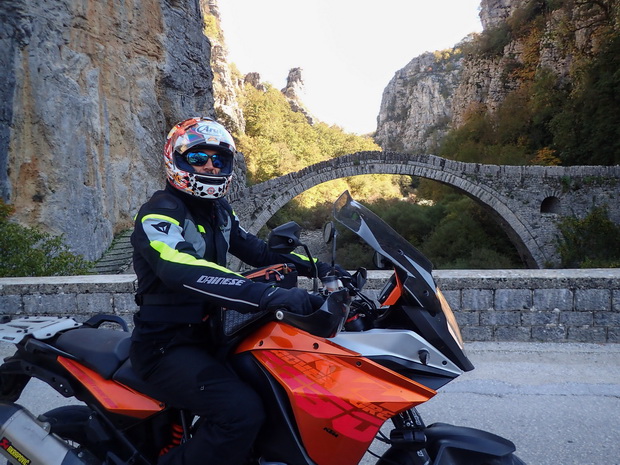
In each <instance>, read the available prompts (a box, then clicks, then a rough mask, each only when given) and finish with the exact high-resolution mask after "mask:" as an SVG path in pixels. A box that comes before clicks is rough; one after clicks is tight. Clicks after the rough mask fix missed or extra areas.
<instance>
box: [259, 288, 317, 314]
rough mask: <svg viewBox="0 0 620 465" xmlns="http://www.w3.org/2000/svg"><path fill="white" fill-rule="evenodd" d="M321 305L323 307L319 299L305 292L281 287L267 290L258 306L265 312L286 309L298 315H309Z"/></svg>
mask: <svg viewBox="0 0 620 465" xmlns="http://www.w3.org/2000/svg"><path fill="white" fill-rule="evenodd" d="M321 305H323V299H322V298H321V297H319V296H316V295H312V294H308V292H307V291H305V290H303V289H299V288H298V287H294V288H293V289H283V288H281V287H273V288H271V289H267V291H266V292H265V293H264V294H263V297H262V298H261V300H260V306H261V308H263V309H265V310H274V311H275V310H278V309H286V310H288V311H289V312H292V313H297V314H298V315H309V314H311V313H312V312H314V311H315V310H316V309H318V308H319V307H320V306H321Z"/></svg>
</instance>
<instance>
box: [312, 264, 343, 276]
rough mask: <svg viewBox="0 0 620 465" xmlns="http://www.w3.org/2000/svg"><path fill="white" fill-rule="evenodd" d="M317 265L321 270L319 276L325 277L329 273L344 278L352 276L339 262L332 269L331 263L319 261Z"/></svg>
mask: <svg viewBox="0 0 620 465" xmlns="http://www.w3.org/2000/svg"><path fill="white" fill-rule="evenodd" d="M316 266H317V268H318V270H319V278H324V277H325V276H328V275H335V276H338V277H339V278H343V277H344V278H350V277H351V274H350V273H349V272H348V271H347V270H345V269H344V268H343V267H341V266H340V265H338V264H335V265H334V269H332V266H331V265H328V264H327V263H325V262H317V264H316Z"/></svg>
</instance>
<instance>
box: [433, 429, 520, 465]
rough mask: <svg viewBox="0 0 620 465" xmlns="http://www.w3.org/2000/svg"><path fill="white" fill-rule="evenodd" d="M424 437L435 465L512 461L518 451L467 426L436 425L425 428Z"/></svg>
mask: <svg viewBox="0 0 620 465" xmlns="http://www.w3.org/2000/svg"><path fill="white" fill-rule="evenodd" d="M424 434H425V435H426V450H427V451H428V453H429V455H430V456H431V457H433V462H432V463H433V465H470V464H473V463H486V460H488V459H494V458H501V457H506V458H507V459H508V458H509V457H511V454H512V453H513V452H514V451H515V449H516V447H515V445H514V444H513V443H512V442H511V441H509V440H508V439H505V438H502V437H500V436H497V435H496V434H492V433H489V432H487V431H482V430H479V429H474V428H467V427H465V426H454V425H448V424H446V423H434V424H432V425H430V426H428V427H427V428H425V429H424ZM493 463H495V462H493ZM497 463H498V464H499V463H502V462H501V461H498V462H497ZM508 463H510V462H508Z"/></svg>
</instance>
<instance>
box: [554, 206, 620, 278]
mask: <svg viewBox="0 0 620 465" xmlns="http://www.w3.org/2000/svg"><path fill="white" fill-rule="evenodd" d="M558 228H559V229H560V233H561V234H562V237H561V238H560V239H559V241H558V249H557V250H558V252H559V254H560V257H561V260H562V267H563V268H618V267H620V242H619V241H618V238H619V237H620V226H618V225H617V224H615V223H614V222H613V221H611V220H610V219H609V217H608V214H607V208H605V207H596V208H594V209H593V210H592V212H590V214H589V215H588V216H586V217H585V218H583V219H579V218H575V217H565V218H563V219H562V220H561V221H560V222H559V223H558Z"/></svg>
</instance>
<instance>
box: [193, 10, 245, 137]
mask: <svg viewBox="0 0 620 465" xmlns="http://www.w3.org/2000/svg"><path fill="white" fill-rule="evenodd" d="M201 2H202V5H203V8H204V10H203V13H204V17H205V21H206V22H212V23H213V24H212V28H211V30H210V31H208V32H209V39H210V41H211V67H212V69H213V97H214V99H215V113H216V116H217V119H218V121H219V122H220V123H222V124H223V125H224V126H226V128H227V129H228V130H230V131H231V132H236V133H243V132H244V131H245V119H244V117H243V112H242V110H241V108H240V106H239V100H238V89H239V88H240V86H241V85H242V83H240V82H237V80H236V79H235V77H234V76H233V73H232V72H231V68H230V66H229V60H228V48H227V47H226V40H225V37H224V31H223V30H222V27H221V21H220V18H221V17H220V10H219V8H218V6H217V1H216V0H201Z"/></svg>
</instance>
